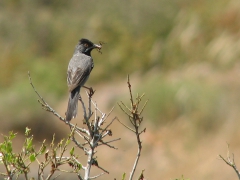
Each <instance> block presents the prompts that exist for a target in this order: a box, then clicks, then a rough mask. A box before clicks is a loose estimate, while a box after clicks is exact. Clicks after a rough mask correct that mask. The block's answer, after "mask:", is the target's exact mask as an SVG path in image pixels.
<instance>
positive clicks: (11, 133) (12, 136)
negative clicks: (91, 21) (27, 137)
mask: <svg viewBox="0 0 240 180" xmlns="http://www.w3.org/2000/svg"><path fill="white" fill-rule="evenodd" d="M16 135H17V133H13V131H10V132H9V140H13V139H14V138H15V137H16Z"/></svg>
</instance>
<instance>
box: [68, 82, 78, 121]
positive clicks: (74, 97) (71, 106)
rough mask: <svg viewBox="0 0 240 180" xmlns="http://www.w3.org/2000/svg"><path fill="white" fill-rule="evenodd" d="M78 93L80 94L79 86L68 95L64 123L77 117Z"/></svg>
mask: <svg viewBox="0 0 240 180" xmlns="http://www.w3.org/2000/svg"><path fill="white" fill-rule="evenodd" d="M79 92H80V86H79V87H76V88H75V89H74V90H73V91H72V92H71V93H70V94H69V99H68V108H67V112H66V121H70V120H71V119H72V118H75V117H76V116H77V111H78V98H79Z"/></svg>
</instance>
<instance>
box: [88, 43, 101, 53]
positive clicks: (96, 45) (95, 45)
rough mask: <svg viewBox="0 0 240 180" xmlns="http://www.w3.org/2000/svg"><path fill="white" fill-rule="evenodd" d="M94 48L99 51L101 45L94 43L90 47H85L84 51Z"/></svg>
mask: <svg viewBox="0 0 240 180" xmlns="http://www.w3.org/2000/svg"><path fill="white" fill-rule="evenodd" d="M95 48H97V49H98V51H100V50H101V48H102V46H101V45H99V44H94V45H93V46H92V47H89V48H87V49H86V50H85V52H87V51H89V50H90V49H95Z"/></svg>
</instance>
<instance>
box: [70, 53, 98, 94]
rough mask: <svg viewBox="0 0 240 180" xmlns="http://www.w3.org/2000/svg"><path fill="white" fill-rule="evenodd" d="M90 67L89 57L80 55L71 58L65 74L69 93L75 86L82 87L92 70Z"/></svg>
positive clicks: (91, 63) (91, 64) (90, 59)
mask: <svg viewBox="0 0 240 180" xmlns="http://www.w3.org/2000/svg"><path fill="white" fill-rule="evenodd" d="M92 66H93V61H92V58H91V57H89V56H86V55H82V54H78V55H75V56H73V58H72V59H71V61H70V63H69V67H68V72H67V83H68V88H69V91H70V92H71V91H72V90H73V89H75V88H76V87H77V86H83V85H84V83H85V82H86V81H87V79H88V77H89V74H90V72H91V70H92Z"/></svg>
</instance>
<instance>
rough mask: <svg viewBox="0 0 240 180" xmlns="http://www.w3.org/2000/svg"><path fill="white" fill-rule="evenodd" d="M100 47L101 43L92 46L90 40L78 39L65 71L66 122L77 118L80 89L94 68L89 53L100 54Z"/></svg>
mask: <svg viewBox="0 0 240 180" xmlns="http://www.w3.org/2000/svg"><path fill="white" fill-rule="evenodd" d="M101 47H102V46H101V43H100V45H98V44H93V43H92V42H91V41H90V40H88V39H85V38H82V39H80V40H79V42H78V44H77V45H76V47H75V50H74V53H73V56H72V58H71V60H70V61H69V64H68V70H67V85H68V90H69V99H68V106H67V112H66V118H65V120H66V121H67V122H69V121H70V120H71V119H73V118H76V116H77V111H78V99H79V97H80V89H81V87H83V86H84V84H85V83H86V81H87V80H88V78H89V75H90V73H91V71H92V69H93V67H94V63H93V59H92V57H91V51H92V50H93V49H95V48H97V49H98V51H99V52H100V49H101Z"/></svg>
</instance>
